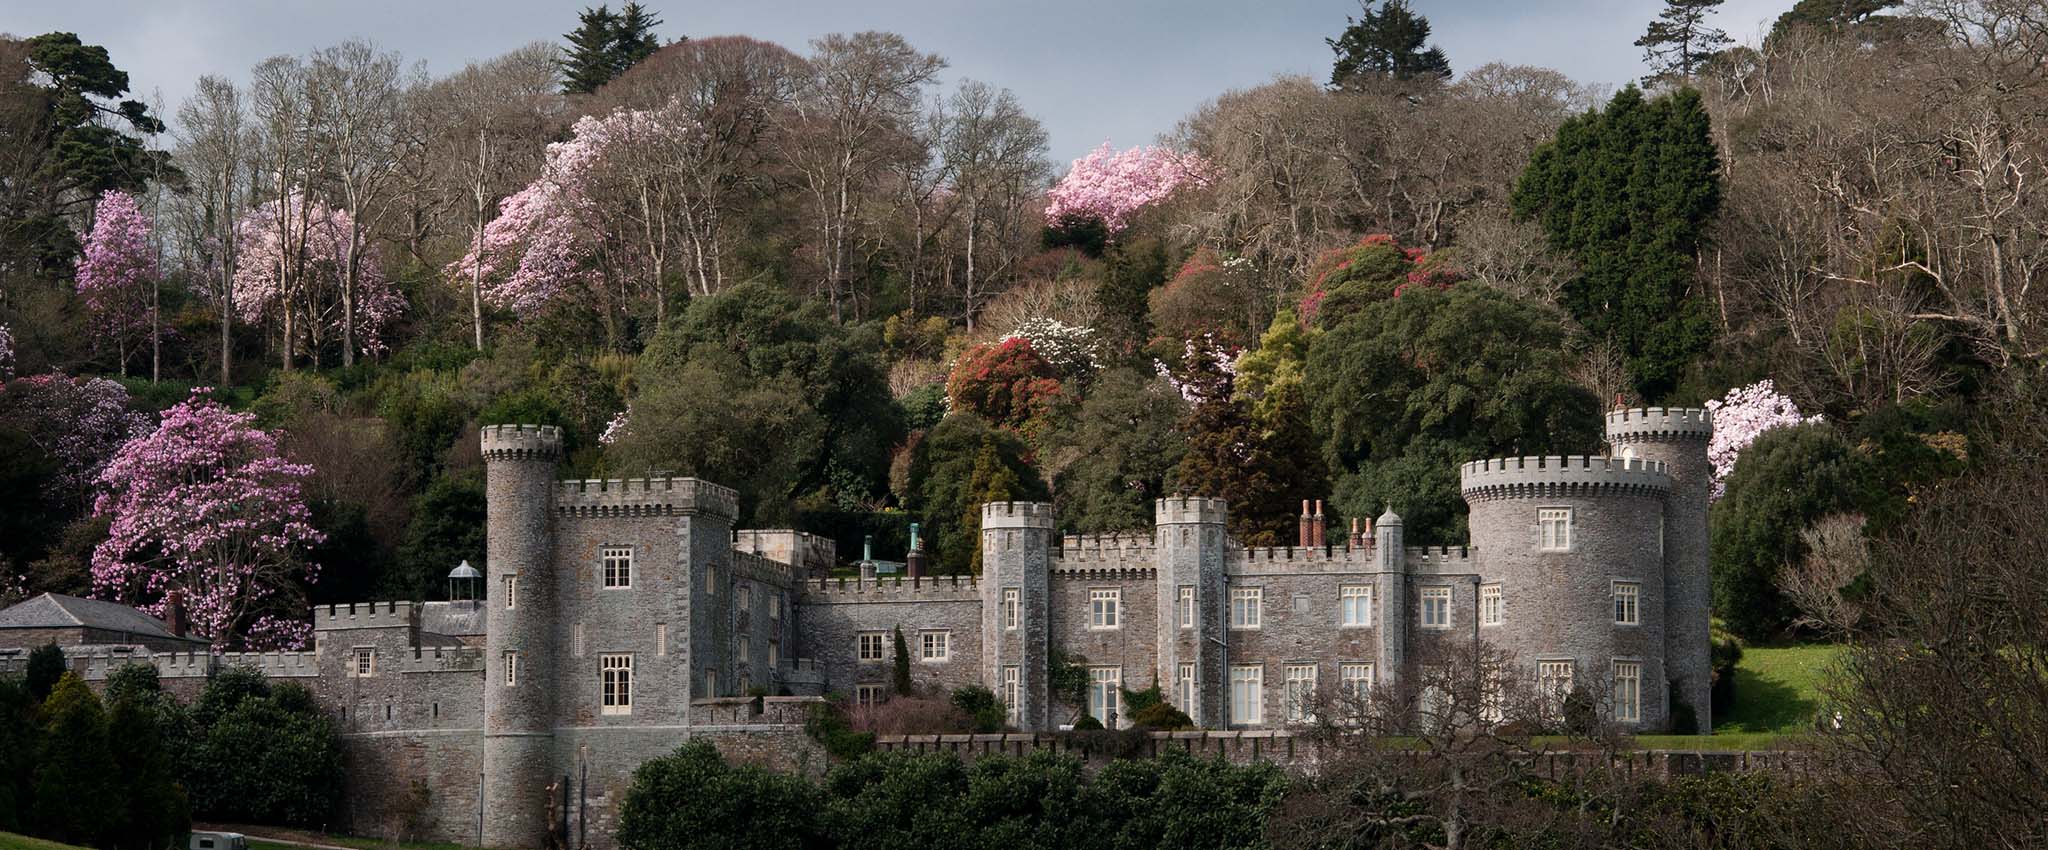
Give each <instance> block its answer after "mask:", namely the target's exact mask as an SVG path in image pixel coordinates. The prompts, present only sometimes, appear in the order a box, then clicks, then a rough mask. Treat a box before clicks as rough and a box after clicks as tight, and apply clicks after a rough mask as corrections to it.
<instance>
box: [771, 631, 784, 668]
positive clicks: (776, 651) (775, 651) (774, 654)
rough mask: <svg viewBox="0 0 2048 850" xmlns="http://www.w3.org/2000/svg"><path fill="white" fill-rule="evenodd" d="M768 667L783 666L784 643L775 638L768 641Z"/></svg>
mask: <svg viewBox="0 0 2048 850" xmlns="http://www.w3.org/2000/svg"><path fill="white" fill-rule="evenodd" d="M768 666H770V667H781V666H782V641H779V640H776V639H774V638H769V639H768Z"/></svg>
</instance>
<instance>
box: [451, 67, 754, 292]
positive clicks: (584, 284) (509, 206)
mask: <svg viewBox="0 0 2048 850" xmlns="http://www.w3.org/2000/svg"><path fill="white" fill-rule="evenodd" d="M703 145H704V142H703V133H702V132H701V130H699V129H698V125H697V124H696V123H695V122H693V121H691V120H690V119H689V118H688V117H687V115H685V114H684V111H683V109H682V108H681V107H680V105H679V104H677V103H675V102H671V103H669V104H667V105H665V106H661V107H657V108H654V109H616V110H613V111H611V112H610V113H607V114H604V115H589V116H584V117H583V118H582V119H579V120H578V121H577V122H576V124H575V125H574V126H573V127H572V128H571V137H570V138H569V139H568V140H567V141H562V142H556V143H554V144H551V145H549V146H548V150H547V159H546V162H545V163H544V164H543V166H542V168H541V176H540V177H539V178H538V179H536V180H534V181H533V182H532V183H530V184H528V185H527V186H526V188H524V189H521V190H520V191H519V192H517V193H514V194H513V195H511V196H510V197H507V198H506V199H505V200H504V201H503V202H502V203H500V204H499V205H498V217H497V218H496V219H493V220H492V221H491V223H490V224H488V225H486V226H485V227H484V231H483V234H482V236H481V239H480V240H478V242H480V243H481V244H472V245H471V246H470V250H469V251H468V252H467V253H465V254H464V255H463V256H462V257H461V258H459V259H457V260H456V261H455V262H453V263H450V264H448V266H447V268H445V269H444V270H443V272H444V273H445V274H446V275H447V276H448V278H449V280H451V281H456V282H459V283H461V284H466V285H470V286H474V287H476V288H477V290H478V292H479V294H480V296H481V298H482V300H483V301H484V302H485V303H488V304H490V305H492V306H494V307H498V308H501V309H509V310H511V311H512V312H513V313H514V314H515V315H517V316H519V317H520V318H522V319H526V318H531V317H534V316H536V315H540V314H542V313H545V312H546V311H548V310H549V309H551V308H553V307H555V306H558V305H563V304H570V303H576V304H582V305H585V306H589V307H593V308H595V309H597V310H598V311H599V312H600V314H602V315H604V316H605V317H606V318H607V319H609V318H610V317H611V316H612V315H613V313H614V312H615V311H617V310H620V309H623V307H624V304H622V303H621V296H622V295H625V296H630V297H634V298H639V299H652V300H654V302H655V311H656V314H657V316H659V315H660V314H661V311H662V310H663V309H664V308H663V304H665V300H664V299H662V297H661V285H662V283H661V281H662V279H663V278H664V277H667V276H671V275H674V274H676V273H677V272H680V273H681V275H682V276H683V277H685V278H690V279H692V280H694V281H696V282H695V283H694V284H693V287H694V288H696V289H697V290H698V292H699V294H705V293H708V292H709V291H710V289H709V280H710V276H711V273H710V272H709V271H707V268H706V266H707V263H714V264H715V263H716V262H717V256H716V255H717V248H716V238H717V233H716V229H715V222H711V223H707V219H709V218H713V216H712V215H711V213H712V212H713V210H712V209H711V208H709V207H707V206H706V204H705V203H704V202H703V199H702V198H701V197H699V195H700V194H702V187H701V186H700V185H699V184H698V178H697V176H696V175H695V172H694V170H693V169H692V168H691V167H690V163H691V162H693V156H695V154H694V153H693V152H694V151H698V150H699V149H701V148H702V147H703ZM686 246H689V250H684V249H685V247H686ZM684 255H688V256H684ZM692 256H693V257H694V259H695V262H694V263H690V262H684V260H687V259H690V257H692Z"/></svg>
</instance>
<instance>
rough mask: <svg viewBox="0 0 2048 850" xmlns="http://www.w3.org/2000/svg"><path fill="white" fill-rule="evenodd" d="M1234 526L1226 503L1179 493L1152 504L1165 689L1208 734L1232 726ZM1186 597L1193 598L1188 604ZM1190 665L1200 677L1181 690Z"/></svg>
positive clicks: (1161, 678)
mask: <svg viewBox="0 0 2048 850" xmlns="http://www.w3.org/2000/svg"><path fill="white" fill-rule="evenodd" d="M1229 521H1230V510H1229V506H1228V505H1227V504H1226V503H1225V502H1224V501H1223V500H1222V499H1212V498H1199V497H1186V496H1176V497H1173V498H1169V499H1160V500H1158V501H1157V502H1156V503H1154V507H1153V523H1154V527H1153V535H1154V539H1153V547H1152V549H1153V558H1154V559H1155V563H1156V567H1157V570H1158V571H1157V573H1156V575H1157V579H1156V580H1157V582H1158V584H1157V587H1158V612H1159V613H1158V616H1159V620H1158V638H1157V645H1158V652H1159V670H1158V673H1159V685H1160V688H1161V689H1163V690H1164V691H1165V692H1166V694H1167V698H1168V699H1169V700H1171V701H1172V702H1173V703H1174V707H1175V708H1178V709H1180V710H1182V711H1185V712H1187V715H1188V717H1190V718H1193V719H1194V721H1195V723H1196V725H1199V726H1202V727H1204V728H1209V729H1222V728H1225V727H1226V726H1227V725H1228V724H1229V722H1230V717H1229V712H1228V711H1227V709H1228V708H1229V707H1230V697H1229V694H1230V692H1229V690H1228V687H1229V686H1228V685H1227V684H1226V681H1225V677H1226V676H1228V675H1229V669H1230V660H1229V655H1228V652H1229V640H1230V620H1229V617H1230V614H1229V612H1230V608H1229V606H1230V597H1229V591H1228V590H1227V589H1226V588H1225V587H1224V581H1225V579H1224V558H1225V557H1226V555H1227V553H1228V549H1229V545H1228V544H1227V543H1226V542H1225V540H1226V538H1227V534H1228V532H1226V531H1225V526H1226V524H1227V523H1229ZM1183 592H1185V593H1188V594H1190V595H1191V596H1192V597H1193V601H1192V602H1186V601H1183V600H1182V595H1181V594H1182V593H1183ZM1189 665H1193V669H1192V673H1193V674H1194V675H1193V676H1192V678H1191V679H1190V680H1189V681H1190V684H1188V685H1186V686H1182V684H1181V681H1180V680H1181V678H1182V675H1183V674H1184V673H1188V672H1190V670H1189ZM1182 703H1192V704H1191V705H1183V704H1182Z"/></svg>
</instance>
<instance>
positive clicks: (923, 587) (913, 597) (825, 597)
mask: <svg viewBox="0 0 2048 850" xmlns="http://www.w3.org/2000/svg"><path fill="white" fill-rule="evenodd" d="M801 601H802V602H804V603H808V604H833V603H852V602H974V603H980V602H981V585H980V584H978V583H976V582H975V580H974V578H973V577H972V576H923V577H919V578H904V577H901V576H897V577H893V578H881V579H845V578H821V579H817V580H815V581H807V582H804V584H803V598H802V599H801Z"/></svg>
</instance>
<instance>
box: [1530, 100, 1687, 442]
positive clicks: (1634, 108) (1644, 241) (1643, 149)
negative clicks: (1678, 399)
mask: <svg viewBox="0 0 2048 850" xmlns="http://www.w3.org/2000/svg"><path fill="white" fill-rule="evenodd" d="M1719 169H1720V163H1719V157H1718V155H1717V154H1716V152H1715V149H1714V143H1713V140H1712V137H1711V135H1710V127H1709V122H1708V118H1707V113H1706V110H1705V109H1704V108H1703V107H1702V106H1701V105H1700V95H1699V92H1697V91H1694V90H1692V89H1681V90H1679V91H1676V92H1673V93H1671V94H1667V95H1664V96H1661V97H1658V98H1656V99H1655V100H1647V99H1645V98H1644V96H1643V93H1642V91H1641V90H1639V89H1637V88H1636V87H1634V86H1630V87H1628V88H1625V89H1623V90H1621V92H1619V93H1617V94H1616V95H1615V96H1614V99H1613V100H1612V101H1610V102H1609V103H1608V104H1607V108H1606V110H1605V111H1599V112H1588V113H1586V114H1584V115H1581V116H1579V117H1577V118H1573V119H1572V120H1570V121H1567V122H1565V123H1564V126H1562V127H1559V128H1558V131H1557V136H1556V138H1554V139H1553V140H1551V141H1550V142H1549V143H1547V144H1544V145H1543V146H1542V147H1539V148H1537V149H1536V152H1535V154H1534V155H1532V156H1531V157H1530V159H1529V166H1528V168H1527V169H1526V170H1524V171H1523V172H1522V177H1521V179H1520V180H1519V181H1517V182H1516V184H1515V190H1514V194H1513V196H1512V201H1513V204H1514V210H1515V215H1516V216H1517V217H1519V218H1521V219H1524V220H1533V221H1536V222H1537V223H1539V224H1541V225H1542V227H1543V230H1544V233H1545V234H1546V235H1547V236H1548V238H1549V242H1550V244H1551V246H1552V247H1553V248H1556V249H1558V250H1560V251H1563V252H1565V253H1567V254H1569V255H1571V257H1572V259H1574V260H1576V261H1577V262H1578V264H1579V268H1580V271H1581V274H1580V276H1579V277H1578V278H1577V279H1576V280H1573V281H1571V282H1570V283H1568V284H1566V286H1565V292H1564V298H1563V301H1564V304H1565V306H1566V307H1567V308H1568V309H1570V310H1571V312H1572V315H1573V316H1574V317H1576V318H1577V319H1578V320H1579V323H1580V324H1581V325H1582V326H1584V327H1585V329H1586V330H1587V332H1589V333H1590V334H1592V335H1593V337H1594V338H1596V339H1602V340H1605V341H1607V342H1608V343H1610V344H1612V345H1613V346H1614V348H1615V349H1616V350H1617V351H1619V352H1620V354H1621V355H1622V357H1623V358H1624V360H1625V362H1626V365H1627V367H1628V369H1629V373H1630V376H1631V377H1632V378H1633V379H1634V382H1635V388H1636V391H1637V392H1638V393H1639V394H1640V395H1642V397H1643V399H1644V400H1645V401H1647V402H1652V403H1654V402H1658V401H1662V400H1663V399H1664V398H1665V397H1666V396H1667V395H1669V394H1670V393H1671V392H1672V390H1673V389H1674V388H1676V387H1677V386H1678V384H1679V382H1680V381H1681V380H1683V379H1684V377H1685V373H1686V370H1687V369H1688V368H1690V367H1691V366H1692V364H1693V362H1694V361H1695V360H1696V359H1697V358H1698V357H1699V355H1700V354H1701V353H1702V352H1704V351H1705V350H1706V347H1707V345H1708V344H1709V343H1711V342H1712V340H1713V324H1712V322H1711V320H1710V318H1709V317H1708V315H1707V310H1706V306H1705V302H1704V299H1702V298H1701V297H1700V296H1699V294H1698V293H1696V292H1694V286H1695V283H1696V281H1695V279H1694V271H1695V268H1696V265H1697V262H1698V257H1699V248H1700V242H1701V239H1702V235H1703V234H1704V233H1705V231H1706V228H1707V225H1708V224H1709V222H1711V221H1712V219H1713V217H1714V214H1715V212H1717V211H1718V210H1719V209H1720V206H1721V182H1720V175H1719Z"/></svg>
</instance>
